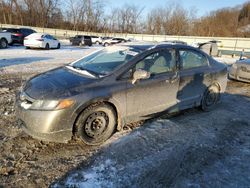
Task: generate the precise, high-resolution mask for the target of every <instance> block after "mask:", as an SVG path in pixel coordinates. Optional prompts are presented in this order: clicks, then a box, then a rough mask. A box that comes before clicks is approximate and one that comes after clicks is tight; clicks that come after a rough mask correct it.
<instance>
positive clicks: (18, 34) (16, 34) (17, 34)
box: [14, 33, 23, 37]
mask: <svg viewBox="0 0 250 188" xmlns="http://www.w3.org/2000/svg"><path fill="white" fill-rule="evenodd" d="M14 35H15V36H17V37H21V36H23V34H22V33H15V34H14Z"/></svg>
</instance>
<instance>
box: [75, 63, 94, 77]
mask: <svg viewBox="0 0 250 188" xmlns="http://www.w3.org/2000/svg"><path fill="white" fill-rule="evenodd" d="M71 67H73V68H74V69H77V70H83V71H87V72H88V73H90V74H91V75H93V76H94V77H98V78H99V74H98V73H96V72H94V71H92V70H88V69H85V68H82V67H78V66H74V65H71Z"/></svg>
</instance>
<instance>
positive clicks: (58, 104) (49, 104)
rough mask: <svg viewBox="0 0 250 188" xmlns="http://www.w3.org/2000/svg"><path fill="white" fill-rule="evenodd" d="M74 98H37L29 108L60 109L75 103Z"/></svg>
mask: <svg viewBox="0 0 250 188" xmlns="http://www.w3.org/2000/svg"><path fill="white" fill-rule="evenodd" d="M74 103H75V102H74V100H71V99H64V100H59V101H57V100H50V101H48V100H36V101H34V102H33V103H32V105H31V106H30V108H29V109H32V110H60V109H64V108H68V107H70V106H72V105H73V104H74Z"/></svg>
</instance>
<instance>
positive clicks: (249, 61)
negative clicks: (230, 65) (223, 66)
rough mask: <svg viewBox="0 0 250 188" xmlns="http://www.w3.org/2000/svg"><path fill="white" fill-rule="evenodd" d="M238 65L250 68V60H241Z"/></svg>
mask: <svg viewBox="0 0 250 188" xmlns="http://www.w3.org/2000/svg"><path fill="white" fill-rule="evenodd" d="M236 64H237V65H246V66H249V67H250V59H244V60H239V61H237V62H236Z"/></svg>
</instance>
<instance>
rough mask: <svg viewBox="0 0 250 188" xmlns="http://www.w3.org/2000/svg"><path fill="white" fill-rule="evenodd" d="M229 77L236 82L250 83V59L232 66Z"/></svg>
mask: <svg viewBox="0 0 250 188" xmlns="http://www.w3.org/2000/svg"><path fill="white" fill-rule="evenodd" d="M228 77H229V78H231V79H234V80H239V81H243V82H250V59H244V60H239V61H236V63H234V64H233V65H232V66H231V68H230V70H229V74H228Z"/></svg>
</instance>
